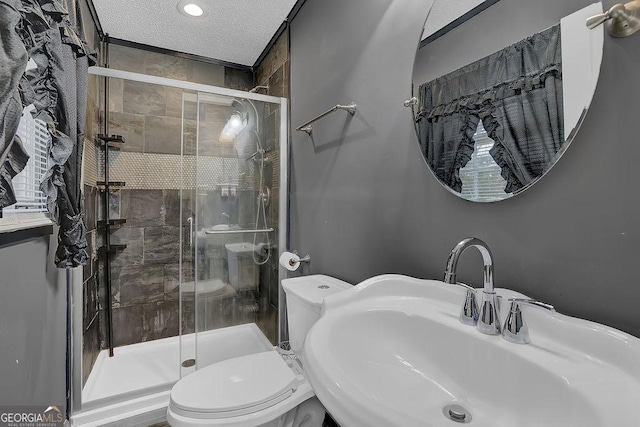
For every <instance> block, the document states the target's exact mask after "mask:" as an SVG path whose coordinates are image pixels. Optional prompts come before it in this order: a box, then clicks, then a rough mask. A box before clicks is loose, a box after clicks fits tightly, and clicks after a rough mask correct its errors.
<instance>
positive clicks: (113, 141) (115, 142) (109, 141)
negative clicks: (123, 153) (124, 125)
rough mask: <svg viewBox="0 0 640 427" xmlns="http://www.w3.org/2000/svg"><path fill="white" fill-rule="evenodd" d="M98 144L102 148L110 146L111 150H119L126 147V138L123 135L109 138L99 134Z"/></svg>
mask: <svg viewBox="0 0 640 427" xmlns="http://www.w3.org/2000/svg"><path fill="white" fill-rule="evenodd" d="M96 143H97V144H98V145H100V146H102V147H104V146H108V147H109V148H113V149H116V150H119V149H120V147H122V146H123V145H124V137H123V136H122V135H111V136H107V135H103V134H98V135H97V137H96Z"/></svg>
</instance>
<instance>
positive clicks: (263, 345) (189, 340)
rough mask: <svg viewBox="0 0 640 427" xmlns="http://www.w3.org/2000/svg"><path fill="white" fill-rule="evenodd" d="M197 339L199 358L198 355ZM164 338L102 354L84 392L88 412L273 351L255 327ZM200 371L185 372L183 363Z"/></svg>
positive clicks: (236, 327) (237, 327)
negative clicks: (219, 364)
mask: <svg viewBox="0 0 640 427" xmlns="http://www.w3.org/2000/svg"><path fill="white" fill-rule="evenodd" d="M196 339H197V355H196V349H195V347H196ZM180 347H181V344H180V337H179V336H176V337H170V338H163V339H159V340H154V341H148V342H143V343H138V344H131V345H127V346H123V347H116V348H115V355H114V357H109V354H108V350H103V351H101V352H100V355H99V356H98V358H97V360H96V363H95V364H94V366H93V369H92V370H91V373H90V374H89V378H88V379H87V382H86V384H85V387H84V388H83V390H82V411H83V412H84V411H87V410H91V409H95V408H100V407H103V406H108V405H113V404H115V403H118V402H125V401H128V400H132V399H136V398H140V397H143V396H145V395H154V394H158V393H162V392H165V391H168V390H170V389H171V387H173V384H175V383H176V382H177V381H178V380H179V379H180V372H181V371H182V375H183V376H184V375H187V374H189V373H191V372H193V371H195V369H196V366H197V367H198V368H202V367H204V366H207V365H210V364H212V363H216V362H220V361H222V360H226V359H231V358H234V357H239V356H244V355H248V354H254V353H259V352H262V351H268V350H271V349H273V344H271V342H269V340H268V339H267V337H266V336H265V335H264V334H263V333H262V331H261V330H260V329H259V328H258V326H257V325H256V324H255V323H248V324H244V325H238V326H231V327H227V328H221V329H215V330H211V331H205V332H198V333H197V338H196V334H188V335H183V336H182V355H181V354H180V353H181V352H180ZM188 359H196V363H197V364H196V366H193V367H189V368H181V367H180V365H181V363H182V362H183V360H188Z"/></svg>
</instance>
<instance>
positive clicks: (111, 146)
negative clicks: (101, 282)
mask: <svg viewBox="0 0 640 427" xmlns="http://www.w3.org/2000/svg"><path fill="white" fill-rule="evenodd" d="M107 84H108V83H106V84H105V85H107ZM106 87H108V86H106ZM107 92H108V90H107ZM106 108H107V106H106V105H105V109H106ZM106 123H108V120H105V133H104V134H100V135H98V136H97V138H96V144H98V146H99V147H100V148H101V149H102V152H103V153H104V180H102V181H98V182H97V183H96V184H97V186H98V188H99V189H100V190H101V191H102V197H103V208H104V211H103V215H102V217H103V218H104V219H102V220H99V221H98V223H97V225H98V227H99V228H100V230H102V231H103V232H104V246H102V247H100V248H98V254H99V255H102V256H103V257H104V277H105V284H106V293H107V298H108V303H107V304H106V315H107V324H108V328H109V329H108V332H107V346H108V347H109V356H113V328H112V318H113V315H112V308H113V306H112V302H111V295H112V292H111V256H112V255H114V254H115V253H117V252H119V251H123V250H124V249H125V248H126V247H127V245H122V244H111V227H118V226H121V225H123V224H126V222H127V220H126V219H124V218H113V219H112V218H109V212H110V210H111V209H110V208H109V202H110V197H109V193H110V192H111V191H114V190H115V191H118V190H121V189H122V188H123V187H124V186H125V182H124V181H111V180H109V152H110V151H118V150H120V147H122V145H123V144H124V138H123V137H122V136H121V135H111V136H108V135H107V127H106Z"/></svg>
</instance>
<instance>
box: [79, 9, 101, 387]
mask: <svg viewBox="0 0 640 427" xmlns="http://www.w3.org/2000/svg"><path fill="white" fill-rule="evenodd" d="M82 7H83V8H84V7H85V5H84V4H82ZM83 24H84V29H85V37H86V40H87V43H88V44H89V45H90V46H91V47H92V48H93V49H95V50H96V51H98V52H99V51H100V49H99V48H100V46H99V44H100V43H99V38H98V34H97V31H96V29H95V26H94V25H93V21H92V20H91V18H90V14H89V13H88V10H86V9H84V10H83ZM100 61H101V59H100V58H98V62H99V63H101V62H100ZM99 101H100V81H99V79H98V78H97V77H95V76H92V75H89V79H88V81H87V121H86V124H85V140H84V149H83V153H84V154H83V157H84V159H83V184H84V186H83V194H84V211H85V224H86V226H87V234H86V237H87V244H88V247H87V252H88V254H89V260H88V261H87V265H85V266H84V268H83V273H82V276H83V286H82V307H83V312H82V319H83V322H82V326H83V328H82V331H83V336H82V366H83V371H82V377H83V378H82V383H83V384H84V383H85V382H86V380H87V378H88V376H89V373H90V372H91V368H92V367H93V364H94V363H95V361H96V358H97V357H98V354H99V353H100V350H101V348H102V342H101V341H102V339H101V336H100V327H101V325H100V315H99V314H100V310H99V292H98V287H99V280H98V257H97V252H96V246H97V245H96V237H97V231H96V228H97V219H96V208H97V205H96V201H97V198H96V196H97V194H98V192H97V189H96V181H97V179H98V158H97V154H98V152H97V149H96V146H95V144H94V142H93V141H94V140H95V136H96V134H97V133H98V129H99V128H100V104H99Z"/></svg>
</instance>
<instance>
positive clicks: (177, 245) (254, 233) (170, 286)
mask: <svg viewBox="0 0 640 427" xmlns="http://www.w3.org/2000/svg"><path fill="white" fill-rule="evenodd" d="M90 73H91V74H93V75H96V76H99V78H100V81H101V82H102V88H101V92H102V96H103V97H104V108H103V109H104V114H103V119H102V121H103V133H104V134H105V135H108V136H109V137H110V136H111V135H119V136H122V139H123V140H124V143H123V144H120V145H119V146H117V147H113V148H110V147H109V146H108V145H109V144H103V145H102V146H98V145H97V146H96V154H95V157H96V158H97V163H98V173H97V175H98V177H99V180H100V179H102V177H103V175H104V174H105V172H106V174H107V175H108V176H105V177H104V181H103V184H105V185H103V186H102V188H101V189H102V191H106V194H105V195H104V196H103V197H99V198H98V200H99V201H100V203H99V206H98V209H97V212H99V213H100V214H101V215H100V214H99V215H97V219H96V220H97V222H98V226H99V227H98V230H99V233H98V238H97V241H96V242H95V244H94V245H95V246H96V247H105V246H106V247H107V248H108V249H109V250H103V251H98V253H99V260H100V264H99V265H100V272H101V273H100V274H99V276H98V285H97V289H96V296H97V298H96V301H95V307H94V308H95V310H94V311H95V313H96V314H95V316H93V317H94V319H92V320H91V323H89V324H88V326H87V315H86V314H85V315H84V316H83V322H80V323H81V324H80V325H74V334H73V337H74V347H73V348H74V350H73V355H74V357H73V375H72V381H73V384H72V387H71V389H72V392H73V396H72V398H73V411H74V413H76V414H78V413H80V414H82V413H88V412H91V411H92V410H94V411H95V410H99V409H100V408H104V407H113V406H114V405H115V406H118V405H121V406H122V405H125V406H126V405H130V404H131V402H132V401H136V402H137V401H139V402H143V403H141V404H144V405H147V406H149V405H151V406H153V405H154V404H156V405H157V404H161V402H163V400H166V399H167V396H168V393H169V390H170V389H171V387H172V385H173V384H174V383H175V382H176V381H178V380H179V379H180V378H181V377H183V376H184V375H187V374H188V373H191V372H193V371H194V370H196V369H199V368H202V367H204V366H207V365H209V364H211V363H215V362H217V361H220V360H224V359H227V358H230V357H237V356H239V355H243V354H249V353H254V352H258V351H264V350H267V349H270V348H271V347H272V346H273V345H276V344H277V343H278V342H279V340H280V331H281V330H282V328H283V327H284V325H281V323H282V322H281V321H280V318H279V317H280V314H279V310H278V308H279V304H280V300H281V298H280V297H281V294H280V292H281V291H280V286H279V283H280V275H281V274H282V273H283V272H282V271H281V268H280V267H279V265H278V256H279V253H280V252H281V251H282V250H284V247H285V245H286V190H287V173H286V171H287V117H288V114H287V101H286V99H285V98H276V97H272V96H267V95H262V94H258V93H252V92H244V91H238V90H233V89H227V88H220V87H214V86H207V85H202V84H196V83H190V82H185V81H178V80H172V79H167V78H161V77H155V76H149V75H144V74H137V73H131V72H125V71H117V70H112V69H108V68H98V67H94V68H92V69H90ZM105 123H106V126H105V125H104V124H105ZM107 150H108V151H107ZM110 184H112V185H110ZM105 187H106V188H105ZM100 225H102V227H100ZM84 310H85V311H87V308H86V307H85V308H84ZM89 311H91V308H89ZM75 317H76V318H77V317H78V315H76V316H75ZM88 317H91V316H88ZM94 321H95V322H96V325H97V326H95V325H94V324H93V322H94ZM90 330H91V331H93V330H95V331H96V332H95V334H94V335H92V336H89V334H88V333H87V331H90ZM83 337H84V338H83ZM83 339H84V341H85V342H83ZM87 340H96V342H97V343H98V345H97V349H98V350H97V351H99V352H98V353H96V354H95V355H94V356H95V357H93V358H90V357H87V354H86V353H87V351H88V350H87V349H90V348H93V347H96V346H95V345H94V344H95V343H93V344H90V343H88V342H86V341H87ZM80 343H82V345H79V344H80ZM110 353H111V354H113V355H112V356H111V355H110ZM87 360H91V362H87ZM83 361H84V362H83ZM129 409H131V408H128V409H127V408H125V409H122V408H121V409H120V410H121V411H122V410H129ZM132 410H133V409H132ZM134 412H135V411H134ZM101 416H103V417H104V416H105V415H104V414H102V415H101Z"/></svg>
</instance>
